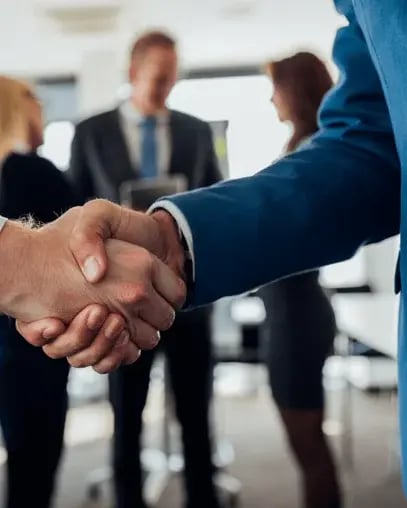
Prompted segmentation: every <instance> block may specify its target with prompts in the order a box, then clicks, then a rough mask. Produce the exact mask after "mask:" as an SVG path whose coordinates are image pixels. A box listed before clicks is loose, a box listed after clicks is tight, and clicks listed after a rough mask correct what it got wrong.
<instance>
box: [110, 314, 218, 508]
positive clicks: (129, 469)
mask: <svg viewBox="0 0 407 508" xmlns="http://www.w3.org/2000/svg"><path fill="white" fill-rule="evenodd" d="M160 347H161V348H162V350H163V351H164V353H165V356H166V359H167V362H168V371H169V377H170V382H171V388H172V390H173V394H174V400H175V409H176V414H177V418H178V420H179V422H180V424H181V427H182V442H183V449H184V459H185V487H186V495H187V500H188V504H187V506H188V507H189V508H212V507H217V506H218V505H217V502H216V500H215V494H214V487H213V483H212V475H213V466H212V460H211V444H210V426H209V415H208V413H209V402H210V395H211V390H212V364H211V363H212V359H211V341H210V332H209V323H208V320H207V319H206V320H204V321H203V322H200V323H195V324H194V326H184V325H183V326H180V325H178V324H177V323H176V324H175V325H174V327H173V328H172V329H171V331H169V332H166V333H164V334H162V342H161V346H160ZM154 354H155V353H154V351H149V352H143V353H142V355H141V357H140V359H139V360H138V361H137V362H136V363H135V364H134V365H131V366H128V367H122V368H121V369H119V370H118V371H117V372H115V373H113V374H111V376H110V397H111V402H112V406H113V410H114V416H115V432H114V442H113V465H114V486H115V494H116V507H117V508H136V507H137V508H141V507H144V506H145V503H144V500H143V496H142V472H141V465H140V434H141V430H142V411H143V408H144V405H145V403H146V398H147V392H148V386H149V380H150V370H151V365H152V362H153V358H154Z"/></svg>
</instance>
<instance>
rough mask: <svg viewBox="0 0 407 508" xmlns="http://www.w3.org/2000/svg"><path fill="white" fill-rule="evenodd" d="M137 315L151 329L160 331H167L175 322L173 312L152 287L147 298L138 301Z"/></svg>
mask: <svg viewBox="0 0 407 508" xmlns="http://www.w3.org/2000/svg"><path fill="white" fill-rule="evenodd" d="M137 314H138V317H139V318H140V319H142V320H143V321H145V322H146V323H147V324H148V325H150V326H151V327H152V328H154V329H156V330H160V331H164V330H168V329H169V328H170V327H171V326H172V324H173V323H174V320H175V310H174V309H173V308H172V307H171V305H170V304H169V303H168V302H166V301H165V300H164V298H163V297H162V296H161V295H159V294H158V293H157V291H156V290H155V289H154V288H153V287H152V286H151V288H150V290H149V291H148V293H147V296H146V297H145V298H144V299H143V301H140V303H139V305H138V307H137ZM136 334H137V332H136Z"/></svg>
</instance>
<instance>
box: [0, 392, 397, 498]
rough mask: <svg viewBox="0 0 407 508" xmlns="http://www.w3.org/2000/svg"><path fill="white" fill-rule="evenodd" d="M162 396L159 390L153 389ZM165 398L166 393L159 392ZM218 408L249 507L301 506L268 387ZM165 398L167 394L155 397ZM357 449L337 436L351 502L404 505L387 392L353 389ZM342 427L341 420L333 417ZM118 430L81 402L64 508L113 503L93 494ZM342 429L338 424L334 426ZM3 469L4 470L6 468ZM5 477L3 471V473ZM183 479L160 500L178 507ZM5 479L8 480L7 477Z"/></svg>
mask: <svg viewBox="0 0 407 508" xmlns="http://www.w3.org/2000/svg"><path fill="white" fill-rule="evenodd" d="M153 398H154V397H153ZM157 398H158V397H157ZM217 400H218V410H217V414H218V415H219V416H220V421H221V424H220V426H221V428H222V430H223V431H224V432H225V433H226V434H227V436H228V437H229V438H230V440H231V442H232V443H233V445H234V447H235V451H236V460H235V463H234V465H233V467H232V468H231V472H232V473H233V474H234V475H235V476H236V477H238V478H239V479H240V480H241V482H242V484H243V490H242V494H241V507H242V508H268V507H270V508H296V507H299V506H300V505H299V502H298V499H299V497H298V496H299V489H298V482H297V476H296V472H295V468H294V466H293V464H292V462H291V459H290V457H289V455H288V453H287V450H286V448H285V444H284V440H283V434H282V431H281V427H280V424H279V421H278V417H277V414H276V411H275V409H274V407H273V405H272V404H271V403H270V401H269V396H268V393H267V390H266V389H265V388H263V389H260V391H259V392H258V393H257V395H253V394H252V395H250V394H246V396H242V395H240V396H239V397H236V396H235V397H224V396H218V398H217ZM339 402H340V392H337V391H331V392H329V393H328V403H329V413H330V416H331V417H332V418H333V419H335V418H336V416H337V413H338V405H339ZM154 404H156V406H157V407H158V406H159V400H157V401H155V402H153V407H154ZM352 406H353V408H354V415H353V419H354V457H355V465H354V468H353V469H349V467H346V466H345V465H344V463H343V457H341V447H340V442H339V441H340V439H339V438H338V437H333V438H332V442H333V446H334V448H335V450H336V454H337V457H338V462H339V464H340V467H341V470H342V474H343V481H344V485H345V490H346V498H347V503H346V508H383V507H385V506H391V507H392V508H398V507H402V506H407V503H406V502H404V501H403V497H402V494H401V488H400V479H399V475H398V473H397V464H396V463H395V462H397V459H396V460H394V457H395V455H394V454H392V453H389V446H390V448H391V447H393V448H394V446H395V440H394V436H395V423H396V414H395V413H396V411H395V407H394V403H392V402H391V401H390V400H389V398H388V397H387V396H383V395H381V396H377V395H366V394H364V393H361V392H359V391H357V392H355V393H354V394H353V404H352ZM157 415H158V416H159V412H158V413H157V411H154V410H151V406H150V411H149V412H148V414H147V419H148V421H149V425H148V426H149V432H148V433H147V440H151V439H154V433H156V432H157V426H158V424H159V418H158V417H157ZM331 430H333V431H335V425H331ZM110 432H111V418H110V415H109V409H108V407H107V405H106V404H104V403H99V404H95V405H93V406H90V407H87V408H81V409H75V410H74V411H73V412H72V413H71V415H70V421H69V424H68V432H67V434H68V436H67V438H68V441H69V443H70V445H69V446H68V447H67V451H66V454H65V458H64V462H63V465H62V470H61V475H60V481H59V489H58V496H57V503H56V508H85V507H86V508H91V507H92V508H93V507H100V508H107V507H110V506H111V504H110V503H109V502H108V499H106V498H105V499H104V501H103V502H101V503H99V504H92V503H90V502H87V501H86V499H85V498H86V481H87V475H88V473H89V472H90V471H91V470H92V469H94V468H98V467H100V466H103V465H104V464H106V463H107V460H108V453H109V445H108V435H109V434H110ZM334 433H335V432H334ZM2 476H3V475H2ZM1 481H2V482H3V479H2V480H1ZM179 485H180V484H179V479H178V478H175V479H174V480H172V481H171V483H170V485H169V487H168V489H167V492H166V495H165V500H163V501H162V502H161V503H160V505H159V508H178V507H180V506H181V504H180V488H179ZM0 487H1V484H0Z"/></svg>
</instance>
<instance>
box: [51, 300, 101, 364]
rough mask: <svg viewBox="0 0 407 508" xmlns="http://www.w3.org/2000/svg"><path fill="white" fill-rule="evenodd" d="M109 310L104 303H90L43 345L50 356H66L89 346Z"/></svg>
mask: <svg viewBox="0 0 407 508" xmlns="http://www.w3.org/2000/svg"><path fill="white" fill-rule="evenodd" d="M107 315H108V311H107V309H106V308H105V307H103V306H102V305H96V304H93V305H89V306H88V307H86V308H85V309H84V310H82V311H81V312H80V313H79V314H78V315H77V316H76V317H75V318H74V319H73V321H72V322H71V324H70V325H69V326H68V328H67V329H66V330H65V332H64V333H62V334H61V335H60V336H59V337H58V338H57V339H55V340H54V341H52V342H50V343H49V344H46V345H45V346H44V347H43V350H44V353H45V354H46V355H48V356H49V357H50V358H65V357H67V356H71V355H73V354H75V353H78V352H79V351H82V350H83V349H85V348H87V347H89V345H90V344H91V343H92V341H93V340H94V339H95V337H96V336H97V335H98V333H99V331H100V328H101V327H102V326H103V324H104V322H105V320H106V318H107Z"/></svg>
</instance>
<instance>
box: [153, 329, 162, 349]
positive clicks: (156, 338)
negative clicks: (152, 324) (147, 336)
mask: <svg viewBox="0 0 407 508" xmlns="http://www.w3.org/2000/svg"><path fill="white" fill-rule="evenodd" d="M160 340H161V335H160V332H157V333H156V334H155V335H154V337H153V338H152V340H151V345H152V346H153V347H156V346H157V345H158V343H159V342H160Z"/></svg>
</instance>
